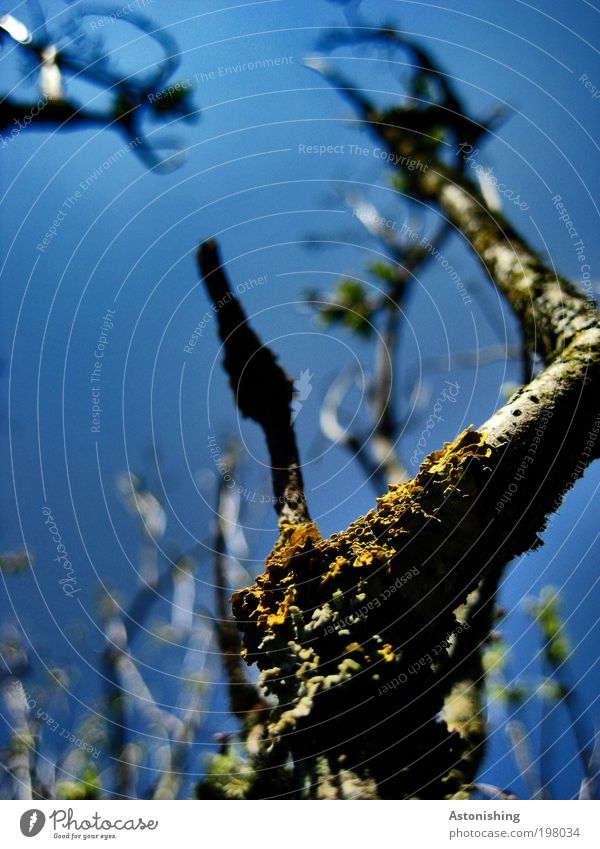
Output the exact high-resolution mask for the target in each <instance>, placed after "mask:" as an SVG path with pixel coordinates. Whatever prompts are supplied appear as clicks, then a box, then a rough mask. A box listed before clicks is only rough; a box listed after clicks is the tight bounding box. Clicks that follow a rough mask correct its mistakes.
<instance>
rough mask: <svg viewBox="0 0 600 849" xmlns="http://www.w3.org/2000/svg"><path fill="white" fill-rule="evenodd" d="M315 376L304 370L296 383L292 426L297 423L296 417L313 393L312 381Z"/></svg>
mask: <svg viewBox="0 0 600 849" xmlns="http://www.w3.org/2000/svg"><path fill="white" fill-rule="evenodd" d="M312 378H313V375H312V374H311V373H310V371H309V369H304V371H301V372H300V377H299V378H298V380H296V381H295V382H294V398H293V400H292V416H291V421H292V424H293V423H294V422H295V421H296V417H297V415H298V413H299V412H300V410H301V409H302V406H303V404H304V402H305V401H306V399H307V398H308V396H309V395H310V393H311V392H312V384H311V380H312Z"/></svg>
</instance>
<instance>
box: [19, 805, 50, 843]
mask: <svg viewBox="0 0 600 849" xmlns="http://www.w3.org/2000/svg"><path fill="white" fill-rule="evenodd" d="M45 823H46V817H45V816H44V814H43V813H42V811H40V810H39V809H38V808H32V809H31V810H30V811H25V813H24V814H22V815H21V834H23V835H24V836H25V837H35V836H36V834H39V833H40V831H41V830H42V829H43V827H44V825H45Z"/></svg>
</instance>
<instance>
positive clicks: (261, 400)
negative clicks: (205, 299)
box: [198, 242, 310, 524]
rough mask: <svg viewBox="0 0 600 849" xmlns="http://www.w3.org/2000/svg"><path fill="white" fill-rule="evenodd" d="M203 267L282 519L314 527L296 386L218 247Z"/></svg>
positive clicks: (203, 250)
mask: <svg viewBox="0 0 600 849" xmlns="http://www.w3.org/2000/svg"><path fill="white" fill-rule="evenodd" d="M198 263H199V267H200V273H201V274H202V277H203V278H204V282H205V284H206V288H207V291H208V293H209V295H210V297H211V300H212V302H213V305H214V308H215V310H216V315H217V320H218V324H219V336H220V338H221V340H222V342H223V346H224V349H225V359H224V367H225V371H226V372H227V374H228V375H229V382H230V385H231V388H232V390H233V393H234V396H235V400H236V403H237V406H238V408H239V410H240V412H241V414H242V415H243V416H245V417H246V418H250V419H253V420H254V421H255V422H256V423H257V424H259V425H260V426H261V428H262V429H263V431H264V434H265V437H266V440H267V446H268V448H269V454H270V459H271V470H272V478H273V494H274V496H275V509H276V511H277V513H278V514H279V519H280V521H281V522H286V523H288V524H298V523H301V522H307V521H310V517H309V514H308V507H307V504H306V499H305V497H304V483H303V480H302V471H301V468H300V459H299V455H298V448H297V445H296V436H295V433H294V428H293V425H292V410H291V402H292V397H293V382H292V381H291V380H290V379H289V378H288V376H287V375H286V373H285V372H284V370H283V369H282V368H281V366H279V365H278V364H277V359H276V357H275V355H274V354H273V353H272V352H271V351H270V349H269V348H267V347H266V346H264V345H263V344H262V342H261V341H260V339H259V338H258V336H257V335H256V333H254V331H253V330H252V329H251V328H250V326H249V324H248V320H247V318H246V314H245V313H244V310H243V308H242V306H241V304H240V303H239V301H238V300H237V298H236V296H235V295H234V293H233V291H232V290H231V288H230V286H229V282H228V280H227V277H226V276H225V272H224V271H223V267H222V264H221V258H220V256H219V252H218V249H217V245H216V243H215V242H205V243H204V244H203V245H201V247H200V250H199V251H198Z"/></svg>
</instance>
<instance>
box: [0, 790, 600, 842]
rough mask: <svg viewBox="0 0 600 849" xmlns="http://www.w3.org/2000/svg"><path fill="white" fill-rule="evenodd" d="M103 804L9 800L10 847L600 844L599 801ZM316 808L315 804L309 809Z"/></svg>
mask: <svg viewBox="0 0 600 849" xmlns="http://www.w3.org/2000/svg"><path fill="white" fill-rule="evenodd" d="M233 805H234V803H232V802H208V801H179V802H167V801H165V802H156V801H152V802H141V801H132V802H129V801H98V802H62V801H55V802H47V801H43V802H13V801H11V802H9V801H5V802H1V803H0V826H1V830H2V837H3V840H2V844H3V846H8V847H10V849H12V847H14V846H21V845H24V844H25V843H27V841H29V840H30V839H31V838H34V839H35V843H34V844H30V845H35V846H39V847H42V846H46V845H49V844H50V843H52V844H53V845H54V846H56V845H60V844H63V845H64V844H65V843H66V842H67V841H70V842H77V843H80V844H82V843H85V844H89V843H90V841H95V842H96V845H98V844H100V843H102V844H105V843H108V842H110V843H111V844H113V843H114V845H115V846H116V845H117V844H118V845H119V846H122V847H128V846H148V847H150V846H161V847H164V846H165V845H168V841H172V840H175V841H176V842H177V844H178V849H179V847H187V846H190V847H191V846H193V847H201V846H202V844H203V841H205V840H208V841H210V843H211V845H214V844H215V842H217V843H218V842H219V841H223V843H224V845H225V846H227V847H229V846H231V845H233V841H235V843H236V844H240V845H242V846H243V847H244V849H254V847H256V849H259V847H260V849H264V847H265V846H268V847H269V849H277V846H278V845H281V847H282V849H313V847H317V849H321V848H322V847H323V846H326V845H327V841H328V840H329V839H331V840H332V841H335V844H336V845H337V846H343V847H344V849H365V847H368V846H371V845H373V842H374V841H377V844H378V845H379V846H380V847H382V846H383V847H385V846H386V844H388V843H389V845H390V849H396V847H404V846H408V847H414V846H418V847H419V848H420V847H423V846H425V847H430V846H431V847H435V849H440V847H445V846H457V847H458V846H460V847H465V846H473V847H476V848H477V849H482V847H485V846H488V845H489V846H515V847H516V846H523V847H525V846H526V845H527V841H528V842H529V843H531V842H532V841H533V842H535V843H539V844H540V846H563V847H567V846H574V847H579V849H588V847H589V849H592V847H594V849H597V847H598V846H600V803H598V802H579V801H578V802H518V801H514V802H513V801H511V802H426V801H415V802H411V801H408V802H379V803H378V804H377V805H371V806H369V805H365V803H360V802H346V803H345V806H344V809H343V811H342V810H340V808H339V806H336V805H334V804H333V803H330V804H327V803H323V802H294V801H281V802H276V801H274V802H266V801H265V802H245V803H239V805H238V806H236V807H235V808H234V807H233ZM309 808H310V809H309Z"/></svg>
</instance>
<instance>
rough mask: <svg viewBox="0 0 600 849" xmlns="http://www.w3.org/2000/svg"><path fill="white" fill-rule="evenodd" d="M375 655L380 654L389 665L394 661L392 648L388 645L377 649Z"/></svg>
mask: <svg viewBox="0 0 600 849" xmlns="http://www.w3.org/2000/svg"><path fill="white" fill-rule="evenodd" d="M377 654H380V655H381V656H382V658H383V659H384V660H385V661H386V663H391V662H392V660H396V654H395V652H393V651H392V647H391V645H390V644H389V643H386V644H385V645H384V646H382V647H381V648H380V649H377Z"/></svg>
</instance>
